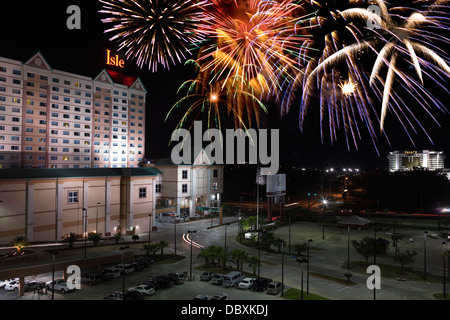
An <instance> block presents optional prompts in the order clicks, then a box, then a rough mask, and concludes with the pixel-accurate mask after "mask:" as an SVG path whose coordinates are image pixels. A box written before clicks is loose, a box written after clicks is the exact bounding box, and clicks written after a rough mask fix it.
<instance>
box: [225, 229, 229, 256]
mask: <svg viewBox="0 0 450 320" xmlns="http://www.w3.org/2000/svg"><path fill="white" fill-rule="evenodd" d="M228 225H229V223H225V243H224V249H225V251H227V226H228Z"/></svg>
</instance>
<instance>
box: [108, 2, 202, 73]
mask: <svg viewBox="0 0 450 320" xmlns="http://www.w3.org/2000/svg"><path fill="white" fill-rule="evenodd" d="M99 1H100V2H101V3H102V4H103V8H102V10H100V11H99V12H100V13H102V14H106V15H108V17H107V18H104V19H102V22H104V23H107V24H113V26H112V27H111V28H110V29H107V30H105V32H106V33H108V32H111V33H115V35H114V36H112V37H111V38H110V40H111V41H118V42H119V50H122V49H125V50H126V52H125V55H126V57H127V59H136V61H137V65H138V66H139V67H140V68H142V67H143V66H144V65H148V68H149V70H151V71H153V72H155V71H157V69H158V65H162V66H163V67H164V68H170V66H171V65H175V64H177V63H179V62H182V61H185V60H186V58H187V57H188V56H190V55H191V49H192V48H195V47H196V45H197V44H198V43H200V42H202V41H204V35H203V34H202V33H201V32H199V31H198V29H197V27H198V24H199V22H200V21H201V19H202V18H203V16H202V10H205V6H207V3H208V1H194V0H128V1H124V0H99Z"/></svg>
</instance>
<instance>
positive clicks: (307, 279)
mask: <svg viewBox="0 0 450 320" xmlns="http://www.w3.org/2000/svg"><path fill="white" fill-rule="evenodd" d="M312 241H313V240H312V239H309V240H308V242H307V244H308V246H307V248H308V250H307V260H308V265H307V266H306V268H307V272H306V294H309V243H310V242H312Z"/></svg>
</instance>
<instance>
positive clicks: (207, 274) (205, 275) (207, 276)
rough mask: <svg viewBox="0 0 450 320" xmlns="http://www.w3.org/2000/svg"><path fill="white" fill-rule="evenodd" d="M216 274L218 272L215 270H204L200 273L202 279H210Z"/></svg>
mask: <svg viewBox="0 0 450 320" xmlns="http://www.w3.org/2000/svg"><path fill="white" fill-rule="evenodd" d="M215 275H216V274H215V273H214V272H207V271H205V272H203V273H202V274H201V275H200V280H202V281H210V280H211V279H212V278H213V277H214V276H215Z"/></svg>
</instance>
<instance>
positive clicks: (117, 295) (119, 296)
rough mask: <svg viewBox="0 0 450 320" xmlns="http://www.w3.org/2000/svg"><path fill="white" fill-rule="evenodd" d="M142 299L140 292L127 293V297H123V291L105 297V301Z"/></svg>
mask: <svg viewBox="0 0 450 320" xmlns="http://www.w3.org/2000/svg"><path fill="white" fill-rule="evenodd" d="M140 299H142V295H141V294H140V293H138V292H133V291H125V295H123V292H122V291H114V292H113V293H109V294H107V295H105V296H104V297H103V300H140Z"/></svg>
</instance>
